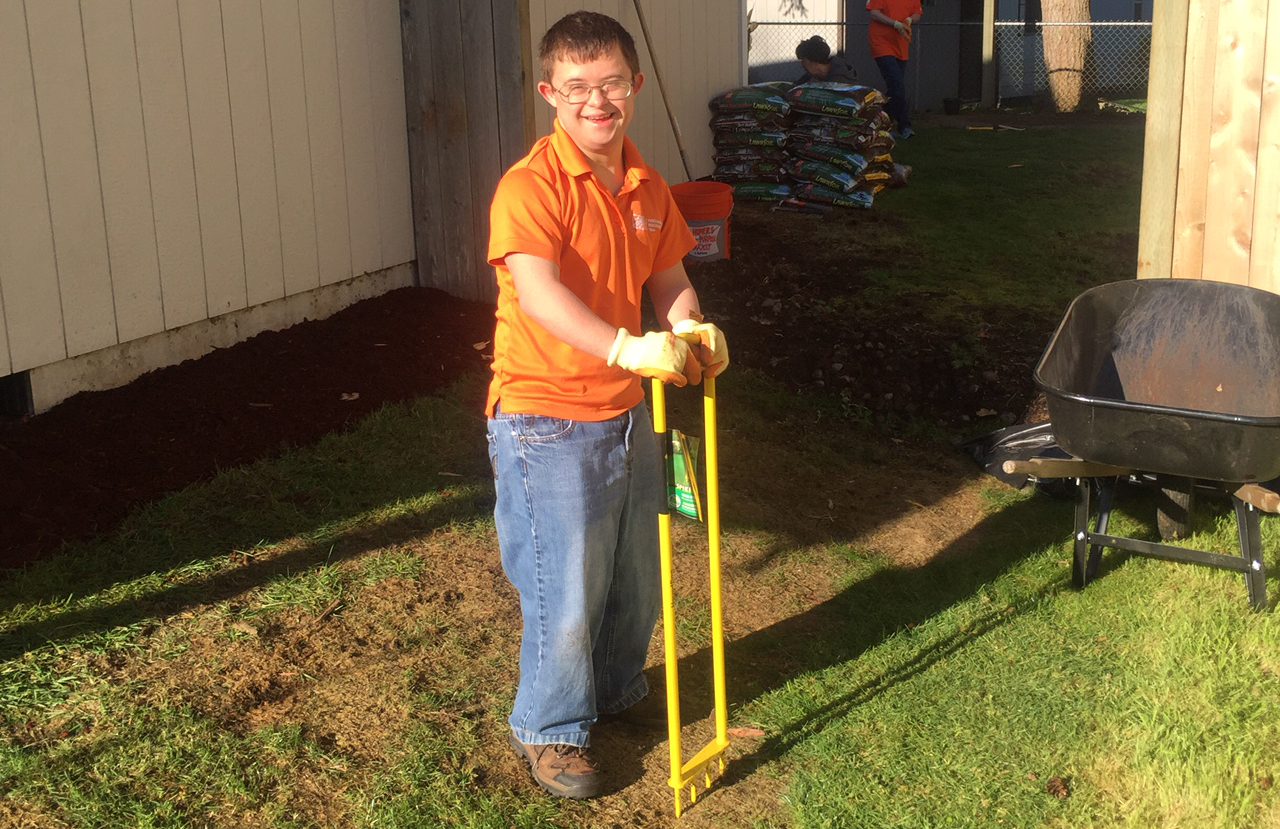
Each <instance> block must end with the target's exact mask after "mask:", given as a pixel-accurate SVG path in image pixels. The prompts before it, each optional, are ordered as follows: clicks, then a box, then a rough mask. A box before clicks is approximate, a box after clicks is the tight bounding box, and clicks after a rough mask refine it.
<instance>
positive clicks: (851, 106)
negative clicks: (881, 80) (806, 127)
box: [783, 82, 885, 118]
mask: <svg viewBox="0 0 1280 829" xmlns="http://www.w3.org/2000/svg"><path fill="white" fill-rule="evenodd" d="M783 97H784V100H785V102H786V103H787V104H788V105H789V106H790V108H791V109H792V110H795V111H796V112H811V113H817V114H819V115H834V116H837V117H841V118H870V117H872V116H874V115H875V114H876V113H878V112H880V111H881V110H882V109H883V108H884V103H885V97H884V95H882V94H881V93H880V92H879V91H878V90H876V89H873V88H872V87H869V86H860V85H857V84H843V83H826V82H817V83H804V84H800V85H799V86H796V87H793V88H791V89H789V90H787V92H786V94H785V95H784V96H783Z"/></svg>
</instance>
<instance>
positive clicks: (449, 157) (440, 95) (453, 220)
mask: <svg viewBox="0 0 1280 829" xmlns="http://www.w3.org/2000/svg"><path fill="white" fill-rule="evenodd" d="M461 2H470V0H441V2H439V3H438V4H437V5H436V7H435V15H434V21H433V23H432V25H431V31H430V33H429V37H430V38H431V41H432V43H431V51H432V55H431V67H432V70H433V72H434V74H435V77H436V79H437V81H436V82H437V83H438V84H443V87H442V88H438V89H437V92H436V99H435V107H434V116H435V118H434V124H433V130H432V132H434V133H435V136H436V140H437V141H438V142H439V144H438V146H439V151H440V172H439V178H440V183H439V186H440V202H441V208H442V210H441V214H440V221H441V223H442V225H443V230H444V235H445V239H446V240H447V242H446V244H445V249H444V250H443V251H442V252H441V253H442V255H441V257H440V260H441V262H442V263H443V265H444V270H443V274H442V275H443V276H444V279H445V283H444V284H445V285H447V286H448V287H447V288H446V290H448V291H449V292H451V293H456V294H458V295H460V296H465V297H471V298H475V297H474V295H473V294H471V293H468V287H469V284H470V283H471V281H472V275H473V274H474V273H475V270H476V267H477V262H476V257H475V251H476V234H475V225H474V223H473V221H472V210H473V202H474V197H473V194H472V191H471V181H472V173H473V168H472V164H471V153H470V147H469V144H470V136H469V135H468V134H467V125H468V123H469V116H468V114H467V110H468V108H469V107H471V106H473V105H474V106H481V107H486V108H487V107H491V106H492V104H491V103H490V102H487V101H470V100H468V99H467V97H466V95H465V94H459V90H460V88H463V87H462V83H463V77H460V75H461V76H464V77H465V76H466V75H469V74H470V72H462V73H459V71H458V67H461V66H464V65H467V66H469V64H470V62H469V61H468V60H466V59H465V58H464V56H463V52H462V15H461V11H460V9H459V6H460V3H461Z"/></svg>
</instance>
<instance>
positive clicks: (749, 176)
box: [711, 161, 791, 184]
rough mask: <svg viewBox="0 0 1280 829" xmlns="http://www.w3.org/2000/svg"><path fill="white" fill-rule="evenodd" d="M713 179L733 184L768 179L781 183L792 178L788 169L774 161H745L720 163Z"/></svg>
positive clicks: (712, 176)
mask: <svg viewBox="0 0 1280 829" xmlns="http://www.w3.org/2000/svg"><path fill="white" fill-rule="evenodd" d="M711 180H712V181H719V182H724V183H727V184H733V183H736V182H740V181H766V182H770V183H772V184H780V183H783V182H787V181H790V180H791V177H790V176H789V175H787V171H786V169H785V168H784V167H783V166H782V165H781V164H779V163H777V162H773V161H744V162H739V163H737V164H719V165H717V166H716V169H715V171H714V172H712V173H711Z"/></svg>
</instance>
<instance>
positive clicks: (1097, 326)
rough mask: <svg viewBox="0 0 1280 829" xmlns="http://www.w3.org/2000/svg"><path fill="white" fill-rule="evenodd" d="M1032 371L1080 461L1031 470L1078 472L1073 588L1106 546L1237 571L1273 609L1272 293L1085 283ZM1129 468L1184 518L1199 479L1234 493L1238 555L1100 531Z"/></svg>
mask: <svg viewBox="0 0 1280 829" xmlns="http://www.w3.org/2000/svg"><path fill="white" fill-rule="evenodd" d="M1033 379H1034V381H1035V384H1036V386H1037V387H1038V388H1039V389H1040V391H1041V392H1043V393H1044V395H1045V398H1046V402H1047V404H1048V410H1049V420H1050V423H1051V424H1052V428H1053V433H1054V437H1055V439H1056V441H1057V443H1058V446H1059V447H1060V448H1061V449H1062V450H1063V451H1065V452H1066V453H1068V454H1069V455H1071V457H1072V459H1073V460H1074V461H1076V462H1078V463H1075V464H1073V463H1072V461H1067V462H1065V463H1060V464H1059V466H1058V467H1057V474H1056V475H1054V474H1049V475H1047V476H1046V475H1045V473H1044V472H1043V470H1042V471H1041V472H1037V473H1034V474H1037V475H1040V476H1041V477H1073V478H1076V482H1077V486H1076V492H1077V496H1076V512H1075V557H1074V563H1073V566H1072V580H1073V582H1074V583H1075V585H1076V586H1077V587H1084V585H1085V584H1087V583H1088V582H1089V580H1090V579H1092V578H1093V577H1094V576H1095V575H1096V574H1097V571H1098V564H1099V561H1100V559H1101V548H1102V547H1114V548H1118V549H1124V550H1128V551H1131V552H1136V553H1140V554H1143V555H1149V556H1154V557H1157V558H1166V559H1173V560H1177V561H1188V562H1193V563H1198V564H1204V565H1208V566H1211V567H1217V568H1221V569H1225V570H1232V571H1235V572H1238V573H1242V574H1243V575H1244V578H1245V584H1246V587H1247V590H1248V594H1249V601H1250V603H1251V604H1252V606H1253V607H1254V608H1255V609H1257V610H1262V609H1265V608H1266V607H1267V597H1266V568H1265V566H1264V564H1263V560H1262V549H1261V547H1262V542H1261V536H1260V531H1259V516H1258V511H1259V510H1263V511H1267V512H1276V511H1278V507H1280V496H1277V494H1276V492H1275V491H1274V490H1272V489H1267V488H1264V487H1261V486H1259V483H1260V482H1268V481H1272V480H1274V479H1276V478H1277V477H1280V296H1278V295H1276V294H1272V293H1270V292H1267V291H1262V290H1258V289H1256V288H1250V287H1246V286H1243V285H1234V284H1229V283H1224V282H1212V281H1202V280H1186V279H1143V280H1131V281H1124V282H1113V283H1110V284H1106V285H1100V286H1098V287H1095V288H1091V289H1089V290H1087V291H1085V292H1084V293H1082V294H1080V295H1079V296H1078V297H1076V298H1075V299H1074V300H1073V301H1072V302H1071V304H1070V306H1069V307H1068V308H1067V311H1066V313H1065V314H1064V315H1063V318H1062V321H1061V323H1060V324H1059V325H1058V329H1057V331H1056V332H1055V333H1054V334H1053V337H1052V338H1051V339H1050V341H1049V344H1048V346H1047V347H1046V348H1045V351H1044V354H1043V355H1042V356H1041V358H1040V362H1039V364H1038V365H1037V366H1036V368H1035V371H1034V374H1033ZM1073 470H1074V471H1073ZM1135 474H1140V475H1143V476H1145V477H1147V478H1149V479H1154V480H1156V481H1157V482H1158V483H1159V485H1160V486H1161V487H1162V488H1163V492H1164V493H1165V496H1166V497H1169V496H1171V495H1172V496H1178V495H1179V494H1180V495H1181V496H1182V499H1181V504H1182V506H1183V507H1184V508H1187V509H1188V513H1187V516H1188V517H1189V503H1190V497H1191V495H1192V493H1194V492H1195V491H1197V489H1214V490H1217V491H1221V492H1223V493H1225V494H1227V495H1229V496H1230V498H1231V500H1232V502H1233V506H1234V508H1235V514H1236V524H1237V528H1238V532H1239V538H1240V555H1239V556H1234V555H1222V554H1219V553H1212V552H1207V551H1203V550H1193V549H1188V548H1185V547H1180V546H1175V545H1170V544H1164V543H1154V542H1150V541H1144V540H1140V539H1132V538H1120V537H1116V536H1112V535H1108V534H1107V521H1108V518H1109V516H1110V511H1111V502H1112V497H1113V494H1114V491H1115V485H1116V483H1117V482H1118V481H1119V480H1120V479H1121V478H1122V477H1131V476H1133V475H1135ZM1094 486H1097V487H1098V490H1099V498H1098V502H1099V503H1098V514H1097V522H1096V529H1095V530H1090V528H1089V524H1090V518H1091V510H1090V493H1091V490H1092V489H1093V487H1094ZM1175 500H1179V499H1178V498H1176V497H1175ZM1175 506H1176V505H1175ZM1164 529H1165V528H1164V527H1163V526H1162V527H1161V530H1162V533H1161V535H1162V541H1163V540H1164V535H1165V534H1164ZM1175 537H1176V536H1175Z"/></svg>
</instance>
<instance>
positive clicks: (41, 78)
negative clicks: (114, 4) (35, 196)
mask: <svg viewBox="0 0 1280 829" xmlns="http://www.w3.org/2000/svg"><path fill="white" fill-rule="evenodd" d="M81 32H82V30H81V24H80V9H79V5H78V3H76V2H75V0H42V2H39V3H30V4H28V7H27V34H28V37H29V38H30V42H31V61H32V69H33V74H34V77H35V88H36V106H37V109H38V113H39V119H40V140H41V142H42V144H43V145H44V162H45V172H46V178H47V182H48V186H49V210H50V215H51V217H52V219H53V240H54V255H55V257H56V261H57V266H58V287H59V292H60V294H61V297H62V318H63V319H62V321H63V326H64V333H65V335H66V341H67V353H68V355H69V356H75V355H77V354H85V353H87V352H90V351H96V350H98V349H100V348H105V347H107V346H109V345H113V344H114V343H115V342H116V321H115V309H114V307H113V299H112V296H111V273H110V264H109V262H108V258H107V228H106V219H105V217H104V216H103V212H102V190H101V187H100V183H99V177H98V152H97V147H96V146H95V144H94V134H93V117H92V113H91V104H90V100H89V75H88V66H87V65H86V62H85V52H84V38H83V36H82V33H81Z"/></svg>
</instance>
